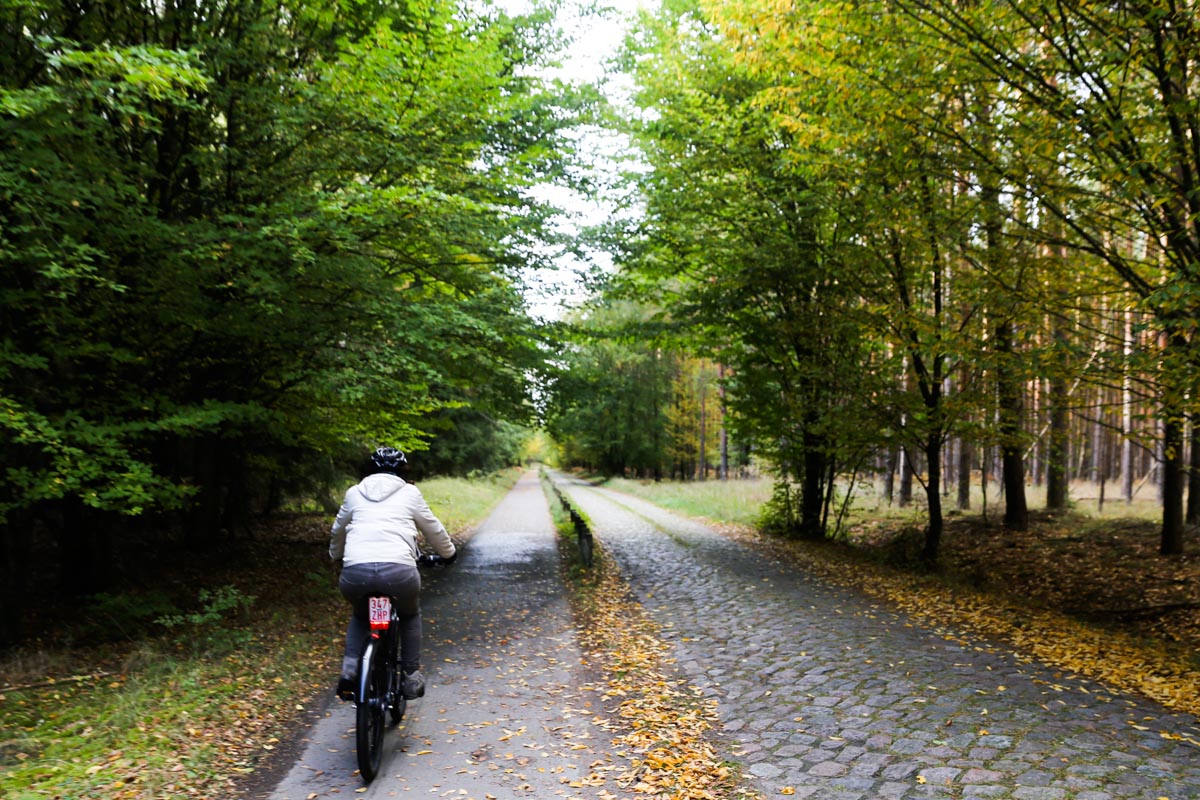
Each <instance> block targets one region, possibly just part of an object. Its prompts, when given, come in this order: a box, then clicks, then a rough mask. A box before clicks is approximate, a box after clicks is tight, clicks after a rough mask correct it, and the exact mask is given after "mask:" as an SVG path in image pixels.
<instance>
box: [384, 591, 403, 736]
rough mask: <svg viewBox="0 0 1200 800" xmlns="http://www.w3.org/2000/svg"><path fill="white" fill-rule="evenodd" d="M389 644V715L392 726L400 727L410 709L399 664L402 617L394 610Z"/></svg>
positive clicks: (389, 632) (388, 635) (388, 636)
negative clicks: (405, 713)
mask: <svg viewBox="0 0 1200 800" xmlns="http://www.w3.org/2000/svg"><path fill="white" fill-rule="evenodd" d="M387 642H388V646H387V659H386V661H387V681H388V683H387V685H388V690H389V691H388V698H389V702H388V714H389V715H390V716H391V718H392V724H393V725H399V724H400V720H402V719H403V718H404V712H405V710H406V709H407V708H408V701H407V700H405V699H404V685H403V684H404V675H403V672H402V670H401V669H400V666H399V664H398V663H397V656H398V655H399V652H400V617H399V616H398V615H397V614H396V612H395V609H394V608H393V610H392V621H391V625H390V626H389V627H388V632H387Z"/></svg>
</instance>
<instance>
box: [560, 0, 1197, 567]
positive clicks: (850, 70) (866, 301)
mask: <svg viewBox="0 0 1200 800" xmlns="http://www.w3.org/2000/svg"><path fill="white" fill-rule="evenodd" d="M1195 11H1196V9H1195V8H1194V4H1192V3H1190V2H1169V1H1167V0H1151V1H1150V2H1144V3H1142V2H1132V3H1125V2H1121V3H1094V2H1084V1H1082V0H1068V1H1067V2H1054V3H1049V2H1038V0H1003V1H992V0H972V1H971V2H965V3H964V2H958V1H957V0H889V2H878V3H876V2H866V3H853V4H841V3H832V4H831V3H824V2H803V0H797V1H791V0H789V2H782V3H775V2H763V1H762V0H745V1H744V2H733V3H729V2H704V1H703V0H702V1H701V2H698V3H697V2H686V1H685V2H666V3H664V4H663V6H662V8H661V9H660V10H659V11H658V12H656V13H653V14H651V13H644V14H643V15H642V16H641V18H640V20H639V25H638V26H637V27H636V29H635V31H634V32H633V33H632V34H631V35H630V37H629V40H628V42H627V44H626V47H625V49H624V51H623V56H622V59H621V62H620V68H621V69H622V70H624V71H626V72H627V73H629V74H631V75H632V76H633V77H634V81H633V83H634V86H635V89H634V91H633V94H632V97H631V100H630V102H629V104H628V108H627V111H626V113H625V114H623V115H622V124H623V125H624V130H626V131H627V132H628V135H629V137H630V139H631V141H632V142H633V143H634V144H635V145H636V147H635V154H634V156H633V157H632V158H631V159H630V162H629V164H628V166H627V173H628V176H629V184H630V187H631V188H630V196H629V200H628V205H629V206H631V207H634V206H637V207H639V208H641V210H642V212H643V213H641V214H637V215H631V216H629V217H627V218H624V219H620V220H615V221H614V222H613V223H611V224H610V225H608V226H607V227H605V228H604V229H602V230H599V231H597V232H596V241H597V242H598V243H600V244H601V245H603V246H607V247H608V248H610V250H611V251H612V252H613V253H615V258H616V260H617V263H618V264H619V267H620V268H619V270H618V271H617V272H616V274H615V275H614V276H613V277H612V279H611V281H610V282H609V284H608V285H607V286H606V287H605V290H604V292H603V294H602V295H601V296H600V297H599V298H598V299H597V303H596V304H595V306H594V307H593V308H591V309H588V310H583V311H581V312H580V314H579V318H578V320H577V322H578V323H579V328H580V330H581V331H582V332H583V333H584V334H585V338H584V339H583V340H581V341H582V343H581V344H580V345H579V346H578V347H577V348H576V349H574V350H572V351H571V352H570V354H569V355H568V356H567V357H566V361H567V363H568V365H569V368H568V370H567V373H566V376H565V377H564V378H563V379H562V385H563V386H564V391H563V392H562V402H561V403H560V404H559V406H558V407H557V408H556V410H555V413H552V414H551V417H550V420H549V424H550V428H551V430H552V432H554V434H555V435H556V437H557V438H558V439H559V441H560V442H562V443H563V445H564V448H565V450H566V453H567V456H568V458H569V459H574V460H577V461H579V462H580V463H583V464H587V465H589V466H591V467H594V468H597V469H600V470H602V471H605V472H612V471H623V472H625V473H627V474H631V475H642V476H646V477H658V476H662V475H674V476H677V477H680V476H681V477H697V478H703V477H705V476H706V475H709V474H713V475H719V476H725V475H729V474H731V473H730V470H731V469H732V470H735V471H736V470H737V469H738V468H739V465H743V464H745V462H746V454H747V453H751V452H752V453H754V454H755V456H756V457H757V458H759V459H761V460H763V461H764V462H765V463H768V464H769V465H770V468H771V469H772V470H773V471H774V473H775V474H776V476H777V479H778V481H779V483H778V487H777V498H776V499H777V502H776V503H775V504H774V513H775V515H776V517H777V519H776V522H777V523H778V524H779V525H780V526H781V527H782V528H784V529H786V530H788V531H791V532H793V533H796V534H799V535H802V536H811V537H823V536H828V535H832V534H834V533H836V530H835V528H836V520H837V514H838V511H837V509H838V508H839V507H840V505H839V504H841V503H843V502H844V501H845V496H846V494H847V493H849V492H852V491H854V487H855V486H856V485H857V486H860V487H861V486H862V485H864V484H879V485H880V487H881V488H880V492H881V494H882V495H883V496H884V497H885V498H886V499H887V500H888V501H892V500H895V501H896V502H906V501H908V500H909V499H910V498H911V497H912V494H913V490H914V486H917V485H919V487H920V489H921V494H922V495H923V498H924V505H925V508H926V513H927V514H928V519H927V524H926V527H925V533H924V556H925V557H926V558H927V559H930V560H932V559H936V557H937V554H938V549H939V544H940V539H941V533H942V530H943V518H944V516H945V513H946V510H947V507H949V506H950V505H951V504H953V507H954V508H955V509H959V510H961V509H967V508H970V506H971V504H972V502H973V501H972V497H973V493H972V492H973V490H972V486H974V487H975V489H974V491H975V493H976V494H975V496H978V492H979V489H980V487H987V488H989V489H990V487H992V486H993V485H996V486H997V487H998V489H999V494H1000V495H1001V496H1002V498H1003V520H1004V525H1005V526H1006V527H1007V528H1009V529H1010V530H1024V529H1025V528H1026V526H1027V525H1028V524H1029V518H1030V513H1031V509H1030V507H1029V501H1028V500H1027V495H1028V494H1029V492H1028V489H1029V487H1030V486H1032V485H1035V484H1036V485H1037V486H1038V487H1039V492H1044V494H1045V497H1046V505H1047V508H1049V509H1052V510H1059V511H1063V510H1067V509H1068V508H1069V507H1070V506H1071V504H1072V502H1073V501H1072V499H1071V497H1070V493H1069V487H1070V485H1071V483H1072V482H1073V481H1080V480H1082V481H1090V482H1092V483H1094V484H1098V485H1099V486H1100V487H1101V491H1103V487H1104V486H1105V484H1106V482H1111V483H1112V487H1113V488H1112V490H1111V492H1112V495H1113V496H1114V498H1123V499H1125V500H1126V501H1128V500H1129V499H1131V498H1132V497H1133V495H1134V492H1135V489H1136V490H1140V491H1150V492H1155V491H1156V492H1157V494H1158V497H1159V498H1160V502H1161V510H1162V516H1161V544H1160V550H1161V552H1162V553H1163V554H1177V553H1179V552H1181V551H1182V548H1183V530H1184V526H1185V525H1188V524H1195V523H1196V522H1197V521H1198V519H1200V491H1198V489H1200V447H1197V446H1196V445H1197V442H1198V441H1200V439H1198V437H1200V426H1198V425H1197V424H1196V423H1197V422H1198V417H1197V410H1198V406H1197V402H1196V401H1197V389H1198V387H1197V382H1196V378H1197V374H1198V373H1197V359H1198V356H1200V352H1198V350H1197V340H1196V324H1197V313H1196V312H1197V302H1198V297H1200V296H1198V295H1197V289H1198V288H1200V286H1198V284H1197V278H1198V277H1200V192H1198V185H1197V180H1198V178H1200V103H1198V94H1197V93H1198V91H1200V81H1198V79H1197V70H1196V67H1197V56H1198V55H1200V30H1198V28H1197V16H1196V13H1195ZM664 343H665V344H664ZM613 430H616V431H618V432H619V434H618V435H614V434H612V433H611V431H613ZM1147 485H1149V487H1150V488H1149V489H1147ZM951 495H953V498H951Z"/></svg>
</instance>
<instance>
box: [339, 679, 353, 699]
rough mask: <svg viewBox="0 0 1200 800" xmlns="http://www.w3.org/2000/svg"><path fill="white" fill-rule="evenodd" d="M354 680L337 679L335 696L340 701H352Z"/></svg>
mask: <svg viewBox="0 0 1200 800" xmlns="http://www.w3.org/2000/svg"><path fill="white" fill-rule="evenodd" d="M357 688H358V687H357V686H355V685H354V678H338V685H337V696H338V697H339V698H341V699H342V700H354V691H355V689H357Z"/></svg>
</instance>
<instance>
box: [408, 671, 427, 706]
mask: <svg viewBox="0 0 1200 800" xmlns="http://www.w3.org/2000/svg"><path fill="white" fill-rule="evenodd" d="M424 696H425V675H424V674H422V672H421V670H420V669H415V670H413V671H412V672H406V673H404V699H405V700H416V699H417V698H418V697H424Z"/></svg>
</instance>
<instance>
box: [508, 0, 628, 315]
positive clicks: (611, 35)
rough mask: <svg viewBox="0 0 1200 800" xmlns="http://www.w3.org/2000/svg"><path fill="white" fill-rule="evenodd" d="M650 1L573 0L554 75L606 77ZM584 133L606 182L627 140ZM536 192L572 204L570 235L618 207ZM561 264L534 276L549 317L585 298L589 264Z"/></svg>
mask: <svg viewBox="0 0 1200 800" xmlns="http://www.w3.org/2000/svg"><path fill="white" fill-rule="evenodd" d="M648 2H650V0H607V2H605V3H604V5H605V6H606V7H607V10H606V11H605V12H604V13H602V14H597V13H591V14H585V13H583V12H582V11H581V10H580V9H581V7H582V6H584V5H585V4H584V3H582V2H578V1H577V0H567V2H566V3H565V4H564V7H563V9H562V10H561V11H560V13H559V24H560V25H561V27H562V29H563V30H564V31H565V32H566V34H567V35H568V36H569V37H570V38H571V40H572V45H571V46H570V47H569V49H568V52H567V54H566V56H565V57H564V59H563V64H562V67H561V69H560V70H558V71H556V72H555V73H554V74H555V75H556V76H558V77H561V78H563V79H565V80H569V81H572V82H578V83H591V82H595V81H598V80H600V79H601V78H602V77H603V76H604V63H605V61H606V59H609V58H611V57H612V56H613V55H615V54H616V52H617V50H618V48H619V47H620V46H621V42H622V40H623V39H624V37H625V32H626V30H627V28H628V27H629V22H630V20H631V18H632V17H633V16H634V15H635V14H636V12H637V10H638V8H640V7H643V6H646V5H647V4H648ZM496 4H497V5H498V6H500V7H501V8H504V9H505V10H507V11H509V12H510V13H521V12H522V11H524V10H528V8H529V4H528V2H526V0H496ZM626 88H627V87H626ZM608 91H609V96H610V97H614V99H615V96H616V95H619V94H620V93H621V91H622V82H620V81H614V82H613V84H612V85H611V86H610V87H609V89H608ZM580 135H581V137H582V140H583V145H582V149H583V151H584V152H588V151H591V152H594V153H595V154H596V158H595V160H594V162H593V163H594V166H595V169H596V171H597V173H598V177H600V178H601V180H600V183H601V185H603V183H604V181H605V178H604V177H603V176H605V175H607V176H608V178H607V179H611V178H612V177H615V173H616V171H617V169H618V166H617V165H616V163H615V162H614V161H612V160H610V159H608V158H606V157H605V153H606V152H607V153H613V154H616V153H618V152H620V151H621V150H623V149H625V145H624V143H623V142H621V141H619V140H614V139H613V138H612V137H607V138H604V137H601V136H600V134H599V133H598V132H595V131H585V132H581V134H580ZM534 194H535V197H536V198H537V199H539V200H544V201H548V202H550V203H553V204H554V205H556V206H559V207H561V208H564V209H567V211H568V215H567V216H564V217H562V218H561V219H560V220H559V228H560V230H561V231H563V232H566V233H568V234H569V233H571V232H573V231H578V230H580V229H582V228H585V227H587V226H589V225H595V224H598V223H600V222H603V221H604V220H605V219H607V218H608V217H609V216H610V215H611V214H612V213H613V211H614V208H613V206H612V204H611V203H608V202H606V201H605V198H604V197H603V196H596V197H583V196H581V195H578V194H575V193H573V192H570V191H568V190H566V189H564V188H561V187H555V186H545V187H541V188H539V189H538V190H537V191H536V192H535V193H534ZM591 261H592V262H594V263H595V264H598V265H599V266H601V267H606V266H608V265H609V264H610V261H609V259H608V256H607V254H605V253H595V254H594V255H593V256H592V258H591ZM556 264H557V267H558V268H557V269H555V270H538V271H535V272H534V274H532V275H529V276H528V281H529V284H530V289H531V291H530V293H529V295H528V296H527V301H528V302H529V305H530V311H531V313H532V314H533V315H534V316H537V317H541V318H543V319H557V318H559V317H560V316H561V314H562V311H563V309H564V308H565V306H567V305H568V304H570V303H572V302H575V301H578V300H580V299H582V296H583V291H582V286H581V284H580V279H581V277H582V275H583V273H585V272H586V271H588V270H589V269H590V265H589V264H587V263H582V262H580V261H578V260H577V259H576V258H574V257H573V256H563V257H560V258H558V259H557V260H556Z"/></svg>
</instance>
